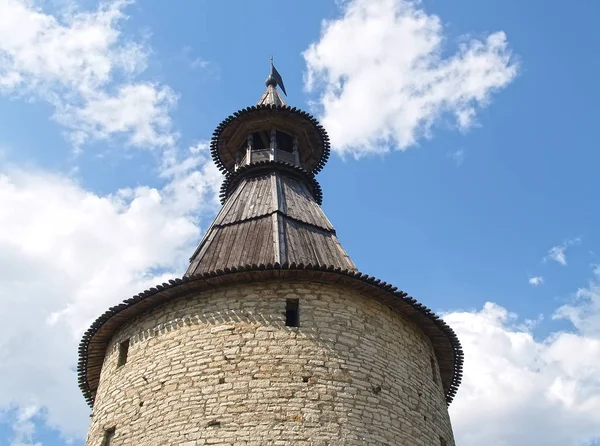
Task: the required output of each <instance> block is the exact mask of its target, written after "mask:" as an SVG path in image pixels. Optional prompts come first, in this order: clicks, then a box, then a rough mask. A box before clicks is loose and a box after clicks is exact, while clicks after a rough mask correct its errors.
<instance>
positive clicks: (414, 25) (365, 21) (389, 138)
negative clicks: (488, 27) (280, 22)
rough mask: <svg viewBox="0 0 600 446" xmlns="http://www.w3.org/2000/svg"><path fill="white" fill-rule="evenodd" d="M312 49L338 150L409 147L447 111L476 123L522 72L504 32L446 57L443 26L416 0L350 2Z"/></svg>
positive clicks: (465, 124) (314, 82)
mask: <svg viewBox="0 0 600 446" xmlns="http://www.w3.org/2000/svg"><path fill="white" fill-rule="evenodd" d="M342 4H343V5H344V6H343V8H344V11H343V15H342V17H341V18H339V19H336V20H332V21H326V22H324V24H323V29H322V34H321V37H320V40H319V41H318V42H316V43H313V44H311V45H310V47H309V48H308V49H307V50H306V51H305V52H304V58H305V60H306V64H307V76H306V87H307V89H308V90H309V91H317V92H318V93H319V96H318V100H317V106H318V107H320V108H321V109H322V114H323V117H322V120H323V124H324V125H325V127H326V128H327V130H328V131H329V133H330V135H331V139H332V144H333V147H334V149H335V150H337V151H338V152H340V153H352V154H354V155H361V154H365V153H369V152H386V151H388V150H390V149H391V148H397V149H400V150H404V149H406V148H408V147H410V146H411V145H414V144H415V143H416V142H417V140H418V139H419V138H420V137H423V136H425V137H427V136H429V135H430V131H431V128H432V126H433V124H434V123H435V122H436V120H438V119H439V118H440V117H441V116H442V115H444V114H450V115H453V116H454V118H455V120H456V123H457V125H458V127H459V128H460V129H461V130H466V129H468V128H469V127H471V126H472V125H473V122H474V119H475V116H476V111H477V108H478V107H482V106H484V105H486V104H487V103H488V101H489V99H490V95H491V94H492V93H493V92H495V91H497V90H500V89H502V88H503V87H505V86H506V85H508V84H509V83H510V82H511V81H512V80H513V79H514V78H515V76H516V74H517V64H516V63H515V62H514V61H513V60H512V58H511V53H510V51H509V49H508V44H507V41H506V36H505V34H504V33H503V32H497V33H494V34H491V35H489V36H487V37H486V38H485V39H483V40H476V39H474V40H471V41H468V42H465V43H463V44H461V45H460V47H459V49H458V52H457V53H456V54H454V55H453V56H451V57H447V58H443V57H442V53H443V46H442V45H443V42H444V35H443V25H442V23H441V21H440V19H439V18H438V17H437V16H435V15H429V14H427V13H426V12H424V11H423V10H421V9H419V8H418V6H419V2H418V1H412V0H350V1H347V2H343V3H342Z"/></svg>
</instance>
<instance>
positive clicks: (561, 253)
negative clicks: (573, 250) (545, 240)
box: [544, 238, 581, 266]
mask: <svg viewBox="0 0 600 446" xmlns="http://www.w3.org/2000/svg"><path fill="white" fill-rule="evenodd" d="M580 242H581V239H579V238H575V239H571V240H567V241H566V242H564V243H563V244H562V245H558V246H553V247H552V248H550V249H549V250H548V255H547V256H546V257H545V258H544V260H548V259H549V260H554V261H555V262H557V263H560V264H561V265H563V266H566V265H567V254H566V252H567V248H569V247H570V246H573V245H578V244H579V243H580Z"/></svg>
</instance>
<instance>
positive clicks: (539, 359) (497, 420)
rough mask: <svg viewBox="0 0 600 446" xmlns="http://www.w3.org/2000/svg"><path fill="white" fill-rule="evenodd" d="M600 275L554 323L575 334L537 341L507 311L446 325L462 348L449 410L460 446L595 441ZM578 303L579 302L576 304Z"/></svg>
mask: <svg viewBox="0 0 600 446" xmlns="http://www.w3.org/2000/svg"><path fill="white" fill-rule="evenodd" d="M599 280H600V270H598V269H597V270H596V271H595V278H594V280H592V282H590V284H589V286H588V287H586V288H584V289H581V290H579V292H578V293H577V298H578V300H576V301H575V302H573V303H572V304H571V305H567V306H564V307H562V308H560V309H559V310H558V311H557V312H556V314H555V316H554V317H555V318H557V317H560V318H567V319H568V320H570V321H571V322H573V324H574V325H575V327H576V330H575V332H572V333H569V332H556V333H551V334H549V335H547V336H544V337H543V338H541V339H536V338H535V337H534V333H533V332H532V331H531V330H532V329H533V327H534V326H535V324H533V325H532V324H530V323H527V321H526V323H525V324H518V323H517V322H518V318H517V316H516V315H514V314H510V313H509V312H508V311H507V310H506V309H504V308H502V307H500V306H498V305H496V304H493V303H487V304H485V306H484V307H483V309H482V310H481V311H475V312H454V313H450V314H447V315H445V317H444V319H445V320H446V321H447V322H448V323H449V324H450V325H451V326H452V327H453V328H454V330H455V331H456V332H457V334H458V336H459V338H460V340H461V342H462V344H463V347H464V350H465V370H464V379H463V383H462V384H461V387H460V389H459V392H458V395H457V398H456V399H455V401H454V402H453V403H452V406H451V407H450V412H451V416H452V421H453V427H454V430H455V435H456V443H457V444H459V445H461V446H475V445H481V444H485V445H489V446H508V445H524V444H527V445H531V446H538V445H539V446H584V445H589V444H590V442H592V441H593V440H600V339H599V337H598V335H599V334H600V332H599V331H598V329H597V327H598V326H599V325H600V291H599V290H600V285H599ZM581 299H583V302H582V301H581Z"/></svg>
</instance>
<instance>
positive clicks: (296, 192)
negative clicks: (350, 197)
mask: <svg viewBox="0 0 600 446" xmlns="http://www.w3.org/2000/svg"><path fill="white" fill-rule="evenodd" d="M274 167H275V166H274ZM249 173H251V172H249ZM269 263H304V264H309V263H310V264H315V265H333V266H335V267H339V268H341V269H344V270H346V269H347V270H355V269H356V267H355V266H354V263H352V260H350V257H349V256H348V254H347V253H346V251H345V250H344V248H342V246H341V244H340V242H339V241H338V238H337V236H336V233H335V229H334V227H333V226H332V224H331V223H330V222H329V220H328V219H327V217H326V216H325V214H324V213H323V210H322V209H321V207H320V206H319V205H318V203H317V202H316V200H315V197H314V196H313V194H312V193H311V192H310V190H309V188H308V185H307V184H306V183H305V182H304V181H301V180H300V179H298V178H294V177H292V176H290V175H288V174H287V173H285V172H282V171H280V170H277V169H274V170H272V171H270V172H262V173H260V174H259V175H257V176H246V177H244V178H242V179H241V180H240V181H239V182H238V183H237V187H236V188H235V190H234V191H233V193H232V194H231V195H230V196H229V198H228V199H227V201H226V202H225V205H224V206H223V208H222V209H221V212H219V214H218V215H217V218H216V219H215V221H214V222H213V224H212V225H211V227H210V228H209V229H208V231H207V233H206V235H205V236H204V238H203V239H202V241H201V242H200V245H199V246H198V248H197V249H196V252H195V253H194V255H193V256H192V258H191V259H190V266H189V268H188V270H187V272H186V273H185V276H193V275H196V274H199V273H204V272H207V271H216V270H219V269H225V268H230V267H234V266H238V265H242V264H256V265H260V264H269Z"/></svg>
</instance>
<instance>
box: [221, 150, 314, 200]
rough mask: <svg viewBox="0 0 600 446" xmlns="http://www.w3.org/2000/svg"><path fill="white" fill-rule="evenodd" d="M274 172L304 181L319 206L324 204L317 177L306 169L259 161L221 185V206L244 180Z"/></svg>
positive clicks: (239, 170)
mask: <svg viewBox="0 0 600 446" xmlns="http://www.w3.org/2000/svg"><path fill="white" fill-rule="evenodd" d="M272 171H280V172H285V173H288V174H290V175H292V176H293V177H295V178H297V179H299V180H301V181H303V182H304V183H305V184H306V185H307V186H308V190H309V192H310V193H311V194H312V196H313V198H314V199H315V201H316V202H317V204H318V205H319V206H320V205H321V204H322V203H323V190H322V189H321V185H320V184H319V183H318V181H317V180H316V179H315V176H314V175H313V174H312V173H310V172H308V171H307V170H306V169H303V168H302V167H299V166H296V165H294V164H290V163H286V162H283V161H258V162H254V163H251V164H246V165H244V166H242V167H240V168H239V169H238V170H236V171H235V172H234V173H232V174H230V175H227V177H226V178H225V180H224V181H223V183H222V184H221V191H220V192H219V198H220V199H221V204H225V202H226V201H227V198H229V196H230V195H231V194H232V193H233V191H235V188H236V187H237V185H238V184H239V182H240V180H241V179H242V178H246V177H249V176H258V175H261V174H263V173H266V172H272Z"/></svg>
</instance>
